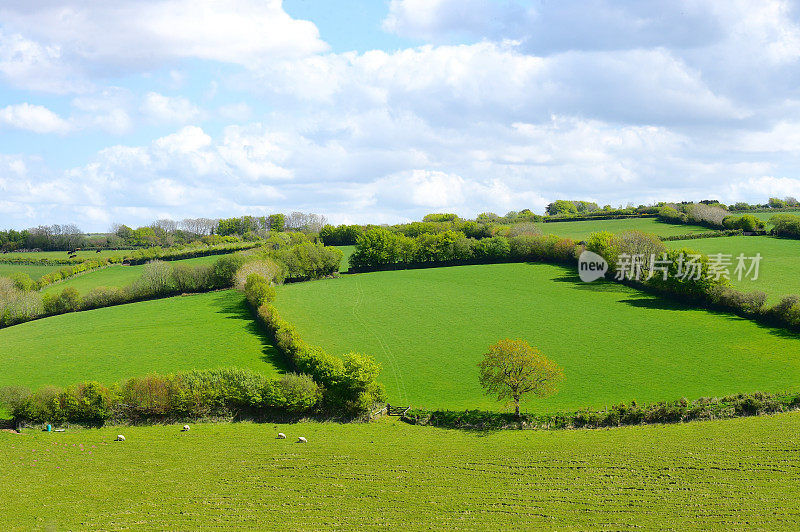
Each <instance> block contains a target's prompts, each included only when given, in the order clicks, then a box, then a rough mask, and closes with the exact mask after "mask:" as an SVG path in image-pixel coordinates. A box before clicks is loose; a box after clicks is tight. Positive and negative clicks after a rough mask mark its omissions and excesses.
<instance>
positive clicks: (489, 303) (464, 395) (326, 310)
mask: <svg viewBox="0 0 800 532" xmlns="http://www.w3.org/2000/svg"><path fill="white" fill-rule="evenodd" d="M275 305H276V307H277V308H278V310H279V311H280V313H281V315H282V316H283V318H284V319H286V320H288V321H289V322H290V323H293V324H295V325H296V326H297V328H298V329H299V331H300V334H301V336H302V337H303V338H304V339H305V340H306V341H307V342H309V343H311V344H317V345H320V346H322V347H324V348H325V349H327V350H329V351H330V352H332V353H336V354H341V353H345V352H348V351H351V350H354V351H361V352H364V353H367V354H370V355H372V356H374V357H375V358H376V359H377V360H378V361H379V362H380V363H381V364H382V365H383V370H382V373H381V380H382V382H383V383H384V384H385V385H386V388H387V391H388V393H389V398H390V402H392V403H394V404H398V405H399V404H404V405H408V404H411V405H414V406H417V407H424V408H449V409H457V410H462V409H473V408H484V409H499V408H501V405H500V404H498V403H497V402H496V401H495V400H494V399H493V398H489V397H487V396H485V395H484V394H483V393H482V390H481V388H480V386H479V384H478V368H477V363H478V361H479V360H480V359H481V356H482V354H483V353H484V352H485V350H486V349H487V348H488V347H489V346H490V345H491V344H493V343H494V342H496V341H497V340H499V339H501V338H522V339H525V340H527V341H528V342H530V343H531V344H532V345H534V346H537V347H539V348H540V349H541V350H542V352H543V353H544V354H545V355H546V356H548V357H549V358H551V359H552V360H554V361H555V362H557V363H558V364H559V365H561V366H562V367H563V368H564V371H565V374H566V380H565V382H564V383H563V385H562V389H561V390H560V391H559V393H558V394H557V395H555V396H553V397H550V398H548V399H544V400H541V399H539V400H531V401H529V402H528V404H527V406H525V405H523V406H524V407H525V408H526V409H527V410H529V411H537V410H540V411H542V410H547V411H564V410H568V411H574V410H578V409H581V408H586V407H591V408H602V407H604V406H608V405H611V404H614V403H620V402H628V401H631V400H634V399H635V400H636V401H638V402H640V403H642V402H654V401H660V400H674V399H679V398H681V397H688V398H697V397H702V396H719V395H727V394H734V393H739V392H753V391H781V390H794V389H796V388H797V387H798V386H800V339H798V337H797V336H796V335H790V334H788V333H786V332H783V331H780V330H772V329H768V328H764V327H762V326H759V325H757V324H755V323H754V322H751V321H748V320H745V319H741V318H738V317H736V316H732V315H728V314H722V313H712V312H708V311H704V310H697V309H693V308H690V307H687V306H683V305H680V304H678V303H675V302H672V301H667V300H663V299H659V298H655V297H653V296H650V295H647V294H644V293H642V292H639V291H636V290H633V289H630V288H627V287H624V286H620V285H618V284H615V283H609V282H595V283H591V284H585V283H581V282H580V281H579V280H578V279H577V276H576V274H575V272H574V271H573V270H570V269H567V268H563V267H557V266H551V265H545V264H495V265H483V266H459V267H454V268H435V269H424V270H403V271H394V272H375V273H368V274H359V275H346V276H343V277H342V278H339V279H331V280H323V281H314V282H309V283H297V284H292V285H286V286H282V287H279V289H278V296H277V299H276V301H275ZM744 368H746V370H743V369H744Z"/></svg>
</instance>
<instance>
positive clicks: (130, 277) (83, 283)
mask: <svg viewBox="0 0 800 532" xmlns="http://www.w3.org/2000/svg"><path fill="white" fill-rule="evenodd" d="M219 258H220V255H209V256H207V257H196V258H193V259H185V260H178V261H170V262H169V264H173V265H174V264H186V265H188V266H197V265H200V264H213V263H214V262H216V261H217V259H219ZM144 267H145V266H144V265H143V264H140V265H136V266H123V265H121V264H118V265H113V266H109V267H107V268H101V269H99V270H94V271H90V272H86V273H82V274H79V275H76V276H74V277H70V278H69V279H66V280H64V281H61V282H58V283H54V284H51V285H49V286H46V287H45V288H44V289H42V293H48V292H50V293H53V292H61V291H62V290H63V289H64V288H66V287H68V286H71V287H73V288H75V289H76V290H78V292H80V293H81V294H86V293H88V292H90V291H91V290H92V289H94V288H97V287H99V286H105V287H108V288H122V287H124V286H127V285H129V284H132V283H133V282H134V281H136V280H137V279H138V278H139V277H140V276H141V275H142V271H144Z"/></svg>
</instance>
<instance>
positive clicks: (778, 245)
mask: <svg viewBox="0 0 800 532" xmlns="http://www.w3.org/2000/svg"><path fill="white" fill-rule="evenodd" d="M666 244H667V246H669V247H671V248H689V249H692V250H696V251H699V252H701V253H704V254H706V255H710V254H717V253H723V254H726V255H732V261H733V266H732V267H731V268H730V271H731V284H732V285H733V286H734V287H736V288H738V289H739V290H744V291H752V290H761V291H763V292H766V294H767V296H768V299H767V302H768V303H777V302H778V301H779V300H780V298H781V297H782V296H785V295H788V294H797V295H800V275H798V267H800V241H798V240H790V239H784V238H773V237H768V236H732V237H721V238H703V239H698V240H691V241H673V242H666ZM740 253H744V255H745V257H754V256H755V255H756V254H757V253H761V256H762V259H761V264H760V266H759V272H758V279H757V280H755V281H753V280H751V279H748V278H743V279H742V280H741V281H740V280H738V278H736V277H735V276H734V275H733V273H734V269H735V267H736V257H737V256H739V254H740ZM746 264H747V265H749V261H748V262H746Z"/></svg>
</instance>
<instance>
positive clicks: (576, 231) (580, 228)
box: [536, 218, 711, 240]
mask: <svg viewBox="0 0 800 532" xmlns="http://www.w3.org/2000/svg"><path fill="white" fill-rule="evenodd" d="M536 226H537V227H538V228H539V229H541V231H542V233H544V234H546V235H547V234H553V235H556V236H561V237H569V238H572V239H573V240H585V239H586V238H588V237H589V235H590V234H592V233H595V232H597V231H609V232H611V233H621V232H623V231H633V230H638V231H644V232H645V233H653V234H655V235H657V236H675V235H685V234H689V233H705V232H708V231H711V229H708V228H707V227H701V226H699V225H683V224H669V223H664V222H659V221H658V220H657V219H656V218H624V219H620V220H587V221H582V222H548V223H538V224H536Z"/></svg>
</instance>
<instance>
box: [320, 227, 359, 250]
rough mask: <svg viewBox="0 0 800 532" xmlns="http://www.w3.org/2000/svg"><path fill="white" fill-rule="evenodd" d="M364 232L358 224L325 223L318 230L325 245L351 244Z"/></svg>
mask: <svg viewBox="0 0 800 532" xmlns="http://www.w3.org/2000/svg"><path fill="white" fill-rule="evenodd" d="M363 232H364V228H363V227H362V226H360V225H339V226H336V227H334V226H332V225H326V226H324V227H323V228H322V229H320V231H319V238H320V240H322V243H323V244H325V245H326V246H353V245H355V243H356V240H358V236H359V235H360V234H361V233H363Z"/></svg>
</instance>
